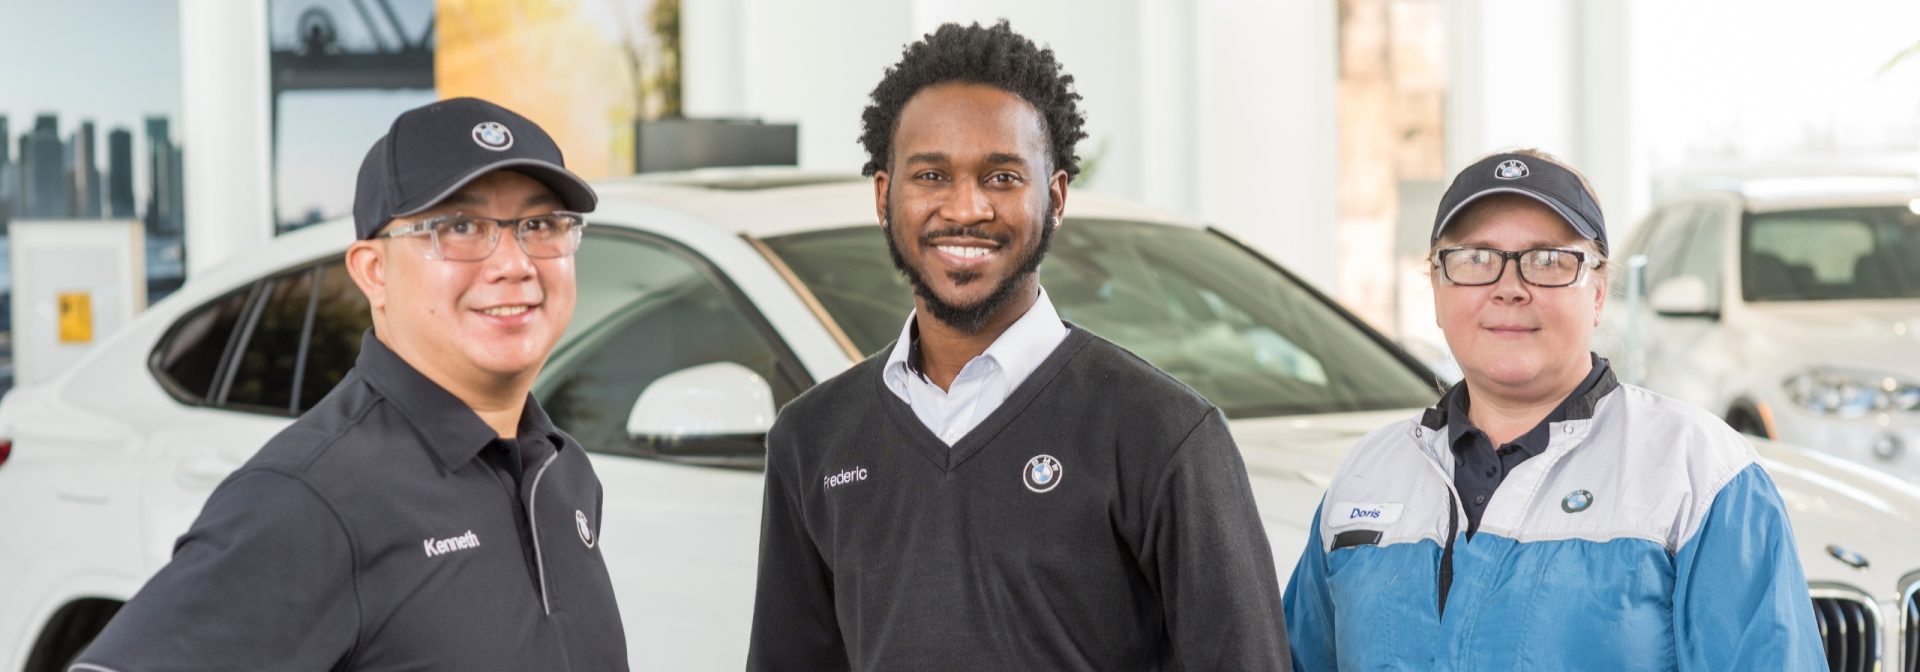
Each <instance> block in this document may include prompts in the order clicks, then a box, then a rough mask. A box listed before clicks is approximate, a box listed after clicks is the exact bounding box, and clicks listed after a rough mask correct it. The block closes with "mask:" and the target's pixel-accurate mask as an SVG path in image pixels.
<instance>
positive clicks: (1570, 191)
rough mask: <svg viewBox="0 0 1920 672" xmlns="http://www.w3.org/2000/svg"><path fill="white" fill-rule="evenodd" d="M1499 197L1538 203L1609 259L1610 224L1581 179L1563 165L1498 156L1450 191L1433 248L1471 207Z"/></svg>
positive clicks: (1476, 166)
mask: <svg viewBox="0 0 1920 672" xmlns="http://www.w3.org/2000/svg"><path fill="white" fill-rule="evenodd" d="M1497 194H1516V195H1519V196H1525V197H1527V198H1531V199H1533V200H1535V201H1539V202H1540V204H1542V205H1545V206H1547V207H1548V208H1549V209H1551V210H1553V211H1554V212H1556V213H1559V215H1560V218H1561V219H1565V220H1567V223H1568V224H1570V225H1572V226H1573V230H1574V232H1575V233H1578V234H1580V235H1581V237H1584V238H1586V239H1588V240H1591V241H1593V242H1594V243H1595V244H1597V245H1599V246H1600V253H1601V254H1603V255H1604V254H1608V252H1607V226H1606V220H1605V219H1604V218H1603V217H1601V215H1600V204H1599V203H1597V202H1596V201H1595V199H1594V197H1593V192H1590V191H1587V187H1586V185H1585V184H1584V183H1582V182H1581V181H1580V176H1579V175H1576V174H1574V172H1573V171H1571V170H1568V169H1567V168H1566V167H1565V166H1562V165H1560V164H1559V163H1556V162H1553V161H1549V160H1547V159H1543V158H1539V157H1535V156H1528V155H1525V154H1495V155H1493V156H1489V157H1487V158H1484V159H1481V160H1479V161H1478V162H1475V163H1474V164H1473V165H1471V166H1467V168H1466V169H1465V170H1462V171H1460V174H1459V175H1456V176H1454V178H1453V186H1450V187H1447V194H1446V195H1445V196H1442V197H1441V198H1440V210H1439V212H1438V213H1437V214H1436V216H1435V217H1434V220H1433V238H1432V239H1431V240H1429V241H1428V242H1429V243H1434V242H1439V240H1440V234H1442V233H1443V232H1444V231H1445V230H1446V228H1447V225H1448V224H1449V223H1452V222H1453V220H1454V219H1456V218H1458V217H1459V215H1460V213H1462V212H1465V211H1466V209H1467V206H1469V205H1473V204H1474V202H1476V201H1479V200H1480V199H1482V198H1486V197H1488V196H1493V195H1497Z"/></svg>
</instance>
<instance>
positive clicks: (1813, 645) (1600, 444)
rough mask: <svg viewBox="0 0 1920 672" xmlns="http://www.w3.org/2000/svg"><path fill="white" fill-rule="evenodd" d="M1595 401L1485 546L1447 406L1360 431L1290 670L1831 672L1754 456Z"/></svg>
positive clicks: (1501, 514) (1499, 519)
mask: <svg viewBox="0 0 1920 672" xmlns="http://www.w3.org/2000/svg"><path fill="white" fill-rule="evenodd" d="M1609 377H1611V375H1610V374H1609ZM1589 395H1590V397H1591V398H1590V399H1583V400H1581V401H1582V402H1583V403H1576V404H1573V405H1572V408H1571V410H1570V412H1569V414H1568V416H1567V420H1565V421H1562V422H1556V423H1552V425H1551V427H1550V430H1551V432H1552V439H1551V440H1550V441H1549V443H1548V445H1547V449H1546V451H1545V452H1543V453H1541V454H1540V455H1538V456H1536V457H1534V458H1532V459H1529V460H1527V461H1525V462H1523V463H1521V464H1520V465H1519V466H1518V467H1516V468H1514V469H1513V471H1512V472H1511V473H1509V474H1508V475H1507V477H1506V479H1505V480H1504V481H1503V482H1502V483H1501V485H1500V487H1499V489H1498V490H1496V491H1495V492H1494V495H1493V498H1492V500H1491V501H1489V502H1488V504H1487V509H1486V511H1485V513H1484V514H1483V517H1482V519H1481V523H1480V527H1479V530H1478V532H1476V533H1474V534H1472V535H1471V536H1469V535H1468V534H1467V529H1466V528H1467V525H1466V517H1465V513H1464V511H1463V510H1462V508H1461V506H1460V498H1459V495H1458V493H1456V492H1455V490H1454V487H1453V483H1454V479H1453V469H1454V455H1453V453H1452V451H1451V450H1450V448H1449V447H1448V445H1447V436H1448V433H1447V428H1446V425H1447V418H1446V413H1445V411H1444V409H1445V406H1444V404H1443V405H1442V406H1440V407H1438V408H1434V409H1429V410H1427V411H1426V412H1425V413H1424V414H1423V415H1422V416H1421V417H1418V418H1413V419H1410V420H1408V421H1405V422H1397V423H1393V424H1391V425H1388V426H1386V427H1383V428H1380V429H1378V430H1375V431H1374V432H1372V433H1371V434H1368V435H1367V436H1366V437H1365V438H1363V439H1361V440H1360V443H1359V444H1358V445H1356V446H1355V447H1354V449H1353V450H1352V451H1351V452H1349V453H1348V455H1347V458H1346V460H1345V461H1344V462H1343V463H1342V464H1341V466H1340V469H1339V471H1338V472H1337V473H1336V475H1335V476H1334V479H1333V483H1332V485H1331V486H1330V487H1329V488H1328V490H1327V493H1326V496H1325V499H1323V500H1322V501H1321V504H1320V511H1319V513H1318V514H1317V515H1315V516H1314V526H1313V531H1312V534H1311V536H1310V538H1309V540H1308V542H1307V548H1306V550H1305V551H1304V552H1303V553H1302V554H1301V557H1300V562H1299V564H1298V565H1297V566H1296V567H1295V569H1294V573H1293V578H1292V581H1291V583H1290V584H1289V585H1288V586H1287V590H1286V596H1285V599H1284V602H1285V605H1286V615H1287V629H1288V635H1289V637H1290V639H1291V640H1292V647H1293V661H1294V667H1295V669H1299V670H1378V669H1396V670H1398V669H1415V670H1573V669H1594V670H1761V669H1766V670H1823V669H1826V661H1825V658H1824V656H1823V653H1822V651H1823V649H1822V645H1821V643H1820V635H1819V631H1818V629H1817V626H1816V625H1815V622H1814V615H1813V608H1812V603H1811V600H1810V599H1809V597H1808V593H1807V585H1806V580H1805V577H1804V575H1803V574H1802V571H1801V568H1800V562H1799V559H1798V556H1797V555H1796V553H1795V546H1794V540H1793V531H1792V529H1791V528H1790V527H1789V526H1788V522H1787V514H1786V510H1785V508H1784V506H1783V505H1782V504H1781V501H1780V495H1779V493H1778V491H1777V490H1776V489H1775V488H1774V484H1773V479H1771V478H1769V477H1768V476H1767V473H1766V471H1764V470H1763V469H1762V468H1761V466H1760V464H1759V463H1758V462H1757V461H1756V459H1757V458H1756V456H1755V454H1754V451H1753V447H1752V446H1751V445H1749V444H1748V443H1747V442H1746V441H1745V440H1743V439H1742V438H1741V437H1740V436H1739V435H1738V434H1736V433H1735V432H1734V431H1733V430H1732V429H1730V428H1728V427H1727V425H1726V424H1725V423H1723V422H1721V421H1720V420H1719V419H1718V418H1715V417H1713V416H1711V415H1709V414H1707V413H1705V412H1703V411H1701V410H1699V409H1697V408H1693V407H1691V406H1687V405H1685V404H1682V403H1679V402H1676V401H1674V400H1671V399H1668V398H1665V397H1662V396H1660V395H1657V394H1654V393H1652V392H1649V391H1647V390H1645V389H1641V388H1638V387H1634V386H1631V385H1620V384H1617V383H1614V382H1613V381H1611V380H1606V381H1603V382H1602V383H1601V384H1599V385H1596V386H1595V387H1594V389H1593V390H1591V391H1590V392H1589Z"/></svg>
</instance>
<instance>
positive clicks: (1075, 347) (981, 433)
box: [872, 323, 1091, 474]
mask: <svg viewBox="0 0 1920 672" xmlns="http://www.w3.org/2000/svg"><path fill="white" fill-rule="evenodd" d="M1066 325H1067V329H1068V332H1067V338H1066V340H1064V341H1061V342H1060V346H1059V347H1057V348H1054V350H1053V352H1052V353H1050V354H1048V355H1047V358H1046V359H1044V360H1041V362H1040V366H1039V367H1038V368H1036V369H1034V371H1033V374H1032V375H1029V376H1027V379H1026V380H1025V381H1023V382H1021V383H1020V386H1019V387H1017V388H1014V390H1013V392H1012V393H1011V394H1008V395H1007V400H1006V401H1005V402H1003V403H1001V404H1000V407H999V408H997V409H994V411H993V413H991V414H988V415H987V417H986V419H984V420H981V421H980V424H979V425H976V426H975V427H974V428H973V429H972V431H969V432H967V434H966V436H963V437H960V440H959V441H957V442H955V443H954V444H953V445H952V446H951V447H949V446H948V445H947V443H946V442H945V441H942V440H941V439H940V437H938V436H935V435H934V433H933V431H932V430H929V429H927V426H926V424H925V423H922V422H920V417H919V416H918V415H915V414H914V412H913V407H911V406H908V405H907V402H905V401H902V400H901V399H900V397H899V396H898V395H895V394H894V393H893V390H891V389H888V388H887V382H886V377H885V375H884V374H882V375H875V376H873V377H872V378H873V381H872V382H873V386H874V390H875V392H876V394H878V395H879V396H880V398H881V401H880V403H881V406H882V407H884V408H885V409H886V415H887V418H888V419H889V420H890V421H892V423H893V426H894V430H895V431H898V432H899V433H900V434H901V435H902V436H905V437H906V438H907V442H908V443H909V444H911V445H912V446H913V448H914V452H917V453H919V454H920V456H921V457H925V458H927V461H928V462H932V463H933V466H934V468H936V469H939V470H940V471H941V472H942V473H947V474H951V473H953V472H954V471H956V470H958V469H959V468H960V467H961V465H963V464H965V463H966V462H967V460H968V459H969V458H972V457H973V456H974V455H977V454H979V453H980V451H981V449H983V448H985V447H986V446H987V444H989V443H992V441H993V439H994V437H995V436H998V435H999V434H1000V431H1001V430H1003V429H1006V427H1007V425H1008V423H1011V422H1013V420H1014V419H1015V418H1018V417H1020V414H1021V413H1024V412H1025V411H1026V409H1027V406H1028V405H1029V404H1031V403H1032V402H1033V400H1034V398H1035V397H1038V396H1039V395H1040V392H1041V391H1043V390H1045V389H1046V387H1047V385H1048V384H1049V383H1051V382H1053V379H1054V378H1055V377H1056V376H1058V375H1059V374H1060V371H1061V369H1063V368H1065V366H1066V364H1067V362H1069V361H1072V360H1073V357H1074V355H1076V354H1079V352H1080V350H1081V349H1082V348H1085V347H1086V345H1087V343H1088V342H1089V341H1090V340H1091V339H1090V338H1089V336H1088V334H1087V331H1086V330H1085V329H1080V328H1078V327H1075V326H1073V324H1072V323H1066ZM889 349H891V348H889Z"/></svg>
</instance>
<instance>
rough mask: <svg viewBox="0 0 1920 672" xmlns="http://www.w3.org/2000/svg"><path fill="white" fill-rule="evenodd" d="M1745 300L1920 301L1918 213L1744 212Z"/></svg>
mask: <svg viewBox="0 0 1920 672" xmlns="http://www.w3.org/2000/svg"><path fill="white" fill-rule="evenodd" d="M1740 247H1741V249H1740V257H1741V259H1740V262H1741V263H1740V268H1741V273H1740V275H1741V285H1742V291H1743V292H1744V294H1745V296H1746V299H1747V300H1748V301H1815V300H1825V299H1893V298H1908V299H1910V298H1920V214H1915V213H1914V212H1913V210H1912V209H1911V208H1909V207H1907V206H1898V207H1875V208H1836V209H1823V210H1794V211H1787V212H1769V213H1763V214H1754V215H1749V216H1748V217H1747V221H1746V226H1745V235H1743V236H1741V246H1740Z"/></svg>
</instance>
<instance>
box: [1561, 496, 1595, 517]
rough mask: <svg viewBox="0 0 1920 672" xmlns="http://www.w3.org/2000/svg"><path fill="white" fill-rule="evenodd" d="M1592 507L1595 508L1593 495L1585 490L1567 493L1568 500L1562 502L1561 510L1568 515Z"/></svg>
mask: <svg viewBox="0 0 1920 672" xmlns="http://www.w3.org/2000/svg"><path fill="white" fill-rule="evenodd" d="M1590 506H1593V493H1591V492H1587V491H1585V490H1575V491H1573V492H1570V493H1567V498H1566V499H1562V500H1560V510H1561V511H1565V512H1567V513H1579V512H1581V511H1585V510H1587V507H1590Z"/></svg>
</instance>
